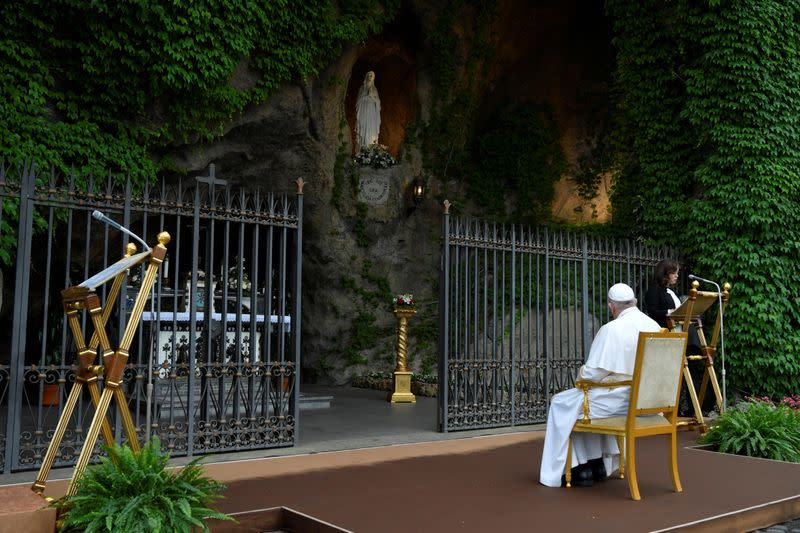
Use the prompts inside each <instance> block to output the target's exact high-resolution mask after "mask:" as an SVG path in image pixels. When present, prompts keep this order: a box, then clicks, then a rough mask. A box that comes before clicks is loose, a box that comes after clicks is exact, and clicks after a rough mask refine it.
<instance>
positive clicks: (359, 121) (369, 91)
mask: <svg viewBox="0 0 800 533" xmlns="http://www.w3.org/2000/svg"><path fill="white" fill-rule="evenodd" d="M380 131H381V99H380V97H379V96H378V89H377V87H375V73H374V72H372V71H371V70H370V71H369V72H367V75H366V76H365V77H364V83H363V84H361V88H360V89H359V90H358V99H357V100H356V143H357V145H358V146H357V150H356V151H358V150H360V149H361V148H364V147H367V146H370V145H371V144H375V143H377V142H378V133H379V132H380Z"/></svg>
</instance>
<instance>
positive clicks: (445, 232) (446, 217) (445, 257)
mask: <svg viewBox="0 0 800 533" xmlns="http://www.w3.org/2000/svg"><path fill="white" fill-rule="evenodd" d="M449 296H450V202H448V201H447V200H445V201H444V212H443V215H442V257H441V263H440V266H439V376H438V377H439V379H438V381H439V393H438V394H437V395H436V396H437V397H438V402H437V403H438V404H439V412H438V424H439V431H441V432H443V433H447V410H448V405H447V401H448V398H447V393H448V384H449V382H450V380H449V376H448V348H449V343H450V339H449V335H448V329H449V327H450V317H449V311H450V301H449Z"/></svg>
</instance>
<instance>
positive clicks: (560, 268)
mask: <svg viewBox="0 0 800 533" xmlns="http://www.w3.org/2000/svg"><path fill="white" fill-rule="evenodd" d="M448 211H449V204H446V205H445V214H444V217H443V221H442V254H441V272H440V287H439V291H440V296H439V384H440V385H439V416H438V424H439V429H440V431H456V430H464V429H476V428H485V427H501V426H513V425H517V424H532V423H539V422H544V421H545V420H546V417H547V411H548V408H549V404H550V398H551V396H552V395H554V394H556V393H558V392H560V391H562V390H564V389H567V388H569V387H571V386H573V384H574V375H575V372H576V371H577V369H578V368H579V367H580V366H581V365H582V364H583V362H584V358H585V354H587V353H588V350H589V346H590V344H591V339H592V338H593V337H594V334H595V333H596V332H597V330H598V329H599V327H600V326H601V325H602V324H604V323H605V322H607V321H608V320H609V312H608V309H607V307H606V293H607V291H608V288H609V287H610V286H611V285H613V284H614V283H618V282H624V283H628V284H629V285H631V286H632V287H633V288H634V290H635V291H636V292H637V297H638V299H639V302H640V304H641V302H643V300H644V292H645V290H646V288H647V282H648V281H649V279H650V278H651V277H652V272H653V267H654V266H655V265H656V263H658V261H660V260H661V259H664V258H666V257H674V255H672V254H673V253H674V252H672V251H670V250H668V249H665V248H658V249H652V248H648V247H646V246H644V245H643V244H641V243H636V242H632V241H629V240H614V239H608V238H599V237H592V236H588V235H585V234H579V233H576V232H572V231H562V230H556V231H553V230H550V229H548V228H546V227H543V228H531V227H524V226H516V225H498V224H493V223H489V222H485V221H481V220H476V219H466V218H457V217H451V216H450V214H449V212H448Z"/></svg>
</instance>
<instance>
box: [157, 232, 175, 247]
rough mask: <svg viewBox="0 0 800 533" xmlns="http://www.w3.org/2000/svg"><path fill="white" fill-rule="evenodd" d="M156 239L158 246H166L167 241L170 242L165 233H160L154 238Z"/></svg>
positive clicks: (167, 234)
mask: <svg viewBox="0 0 800 533" xmlns="http://www.w3.org/2000/svg"><path fill="white" fill-rule="evenodd" d="M156 239H158V244H160V245H162V246H166V245H168V244H169V241H171V240H172V237H170V236H169V233H167V232H166V231H162V232H161V233H159V234H158V235H157V236H156Z"/></svg>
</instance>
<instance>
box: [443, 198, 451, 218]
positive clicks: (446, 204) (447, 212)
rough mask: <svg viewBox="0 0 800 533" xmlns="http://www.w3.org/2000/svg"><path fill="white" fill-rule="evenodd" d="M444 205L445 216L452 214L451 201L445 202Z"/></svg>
mask: <svg viewBox="0 0 800 533" xmlns="http://www.w3.org/2000/svg"><path fill="white" fill-rule="evenodd" d="M442 205H443V206H444V214H445V215H449V214H450V201H449V200H445V201H444V202H442Z"/></svg>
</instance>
